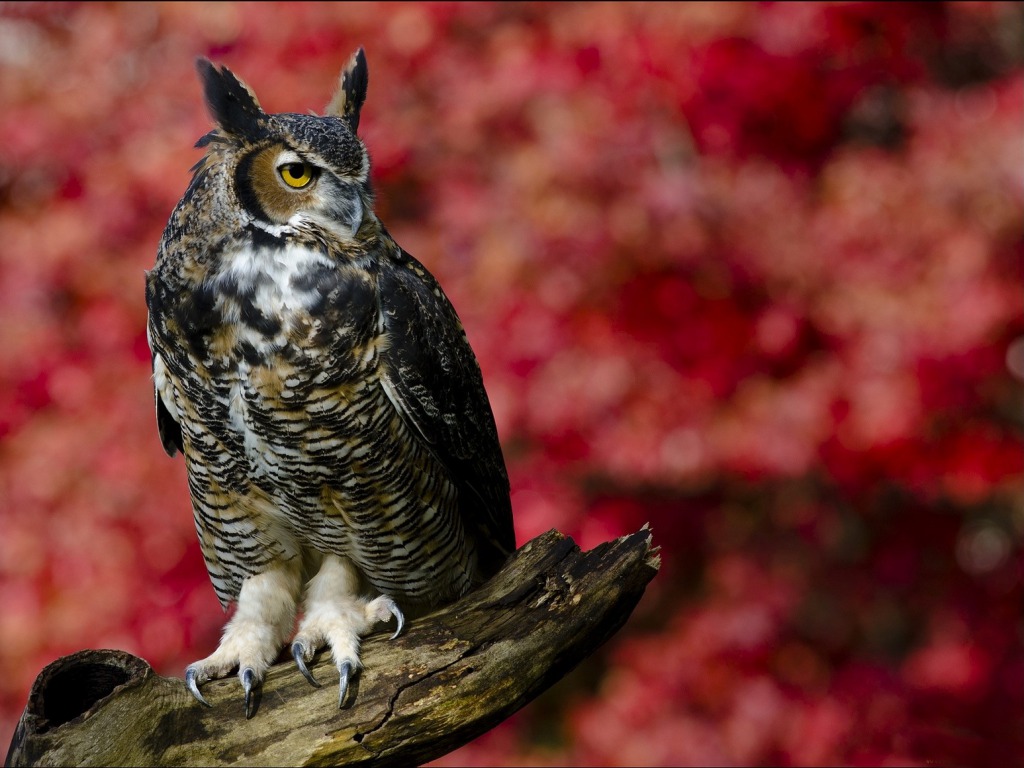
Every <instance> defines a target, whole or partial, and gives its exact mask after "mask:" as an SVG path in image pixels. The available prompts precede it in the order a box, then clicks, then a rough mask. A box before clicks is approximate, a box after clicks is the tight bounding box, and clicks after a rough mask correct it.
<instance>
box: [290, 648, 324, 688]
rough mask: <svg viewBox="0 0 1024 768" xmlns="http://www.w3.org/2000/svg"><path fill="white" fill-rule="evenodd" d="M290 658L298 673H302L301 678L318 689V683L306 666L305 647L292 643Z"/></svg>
mask: <svg viewBox="0 0 1024 768" xmlns="http://www.w3.org/2000/svg"><path fill="white" fill-rule="evenodd" d="M292 657H293V658H294V659H295V665H296V666H297V667H298V668H299V672H301V673H302V676H303V677H304V678H306V679H307V680H308V681H309V684H310V685H312V686H313V687H314V688H319V687H320V683H319V681H318V680H317V679H316V678H315V677H313V673H312V672H310V671H309V668H308V667H307V666H306V658H305V657H306V646H305V645H303V644H302V643H301V642H299V641H296V642H294V643H292Z"/></svg>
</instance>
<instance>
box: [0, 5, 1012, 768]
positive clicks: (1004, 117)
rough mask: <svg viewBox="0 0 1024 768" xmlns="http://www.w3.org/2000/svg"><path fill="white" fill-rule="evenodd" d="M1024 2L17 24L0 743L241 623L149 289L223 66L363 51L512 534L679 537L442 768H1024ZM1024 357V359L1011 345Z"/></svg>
mask: <svg viewBox="0 0 1024 768" xmlns="http://www.w3.org/2000/svg"><path fill="white" fill-rule="evenodd" d="M1022 27H1024V14H1022V13H1021V10H1020V7H1019V6H1018V5H1015V4H1001V3H971V4H959V3H948V4H947V3H928V4H923V3H922V4H917V3H913V4H908V3H821V4H819V3H764V4H739V3H737V4H582V5H581V4H535V3H514V4H461V3H438V4H426V5H419V4H402V3H399V4H379V5H378V4H351V5H350V4H321V3H294V4H274V3H266V4H246V5H236V4H233V3H219V4H206V5H204V6H202V7H199V6H192V5H188V4H179V5H176V4H165V5H147V4H109V5H106V4H93V3H84V4H75V3H70V4H38V3H27V4H6V5H5V6H4V8H3V9H2V10H0V41H2V42H0V67H2V69H3V76H2V77H0V103H2V104H3V107H4V108H3V109H2V110H0V131H2V133H3V135H4V137H5V139H4V142H3V144H2V145H0V242H2V243H3V248H2V249H0V312H2V321H0V501H2V504H0V509H2V511H3V514H4V535H3V536H2V537H0V606H2V607H3V610H0V681H3V682H2V684H0V708H2V723H0V726H2V727H0V742H3V741H4V739H5V738H6V737H8V736H9V735H10V733H11V732H12V730H13V727H14V723H15V719H16V717H17V714H18V713H19V712H20V711H21V709H22V707H23V706H24V702H25V696H26V694H27V691H28V687H29V685H30V684H31V682H32V680H33V679H34V677H35V675H36V674H37V673H38V671H39V669H40V668H41V667H42V666H43V665H44V664H45V663H47V662H48V661H50V660H52V659H53V658H55V657H56V656H58V655H60V654H63V653H68V652H71V651H74V650H78V649H80V648H83V647H106V646H113V647H119V648H124V649H126V650H129V651H131V652H134V653H137V654H140V655H142V656H144V657H146V658H147V659H148V660H150V661H151V662H152V663H153V664H154V665H155V666H156V667H157V669H158V670H159V671H160V672H162V673H164V674H175V675H178V674H181V669H182V668H183V666H184V664H185V663H187V662H188V661H191V660H193V659H194V658H198V657H199V656H201V655H204V654H205V653H207V652H208V651H209V650H210V648H212V647H213V645H214V644H215V642H216V634H217V632H218V630H219V628H220V625H221V622H222V617H221V614H220V611H219V608H218V606H217V603H216V599H215V598H214V595H213V591H212V589H211V588H210V586H209V583H208V580H207V577H206V574H205V571H204V568H203V565H202V562H201V557H200V556H199V553H198V547H197V545H196V542H195V534H194V531H193V529H192V521H191V515H190V511H189V505H188V499H187V486H186V483H185V478H184V471H183V467H182V465H181V462H180V461H172V460H169V459H167V457H166V456H165V455H164V454H163V452H162V450H161V448H160V445H159V441H158V439H157V437H156V429H155V424H154V419H153V411H152V409H153V406H152V399H151V398H152V391H151V382H150V378H149V370H148V368H149V355H148V348H147V345H146V340H145V332H144V327H145V305H144V299H143V290H142V288H143V280H142V275H143V270H144V269H147V268H149V267H150V266H151V265H152V262H153V258H154V255H155V249H156V244H157V241H158V239H159V236H160V232H161V230H162V228H163V225H164V223H165V222H166V217H167V215H168V213H169V212H170V210H171V208H172V207H173V205H174V202H175V201H176V200H177V198H178V197H179V196H180V195H181V193H182V191H183V190H184V188H185V186H186V184H187V180H188V174H187V169H188V168H189V166H190V165H191V164H192V163H193V162H194V161H195V159H196V157H197V153H196V151H195V150H194V149H192V143H193V142H194V141H195V139H196V138H198V137H199V136H200V135H201V134H203V133H204V132H205V131H206V130H207V129H208V125H209V122H208V117H207V115H206V113H205V110H204V108H203V106H202V103H201V99H200V88H199V85H198V83H197V82H196V81H195V76H194V73H193V71H192V62H193V59H194V57H195V56H196V55H207V56H211V57H213V58H215V59H217V60H218V61H222V62H224V63H226V64H228V65H229V66H231V67H232V68H233V69H234V70H235V71H236V72H237V73H239V74H240V75H241V76H242V77H243V78H245V79H246V80H247V81H248V82H249V83H250V84H252V85H253V86H254V88H255V90H256V91H257V93H258V94H259V95H260V99H261V102H262V103H263V105H264V106H265V107H266V108H268V109H269V110H271V111H298V110H305V109H308V108H311V107H312V108H316V107H318V106H320V105H322V104H324V103H325V102H326V101H327V99H328V97H329V94H330V92H331V91H332V89H333V87H334V83H335V78H336V76H337V71H338V69H339V68H340V66H341V65H342V64H343V63H344V61H345V60H346V59H347V57H348V55H349V53H350V52H351V50H352V49H354V48H355V46H357V45H360V44H362V45H364V46H365V47H366V50H367V54H368V59H369V63H370V69H371V85H370V94H369V100H368V103H367V106H366V109H365V110H364V112H365V114H364V117H363V121H362V125H361V131H362V133H363V135H364V138H365V140H366V141H367V144H368V146H369V148H370V151H371V155H372V157H373V160H374V179H375V181H376V184H377V189H378V197H379V202H378V208H379V211H380V214H381V216H382V218H383V219H384V220H385V221H386V222H387V223H388V226H389V229H390V230H391V231H392V232H393V233H394V234H395V235H396V237H397V238H398V240H399V242H401V243H402V245H403V246H404V247H405V248H406V249H408V250H409V251H410V252H412V253H413V254H415V255H416V256H417V257H419V258H420V259H421V260H423V261H424V262H425V263H426V264H427V265H428V266H429V267H430V268H431V269H432V270H433V271H434V272H435V274H437V276H438V277H439V279H440V280H441V282H442V284H443V285H444V286H445V289H446V290H447V292H448V293H449V295H450V296H451V297H452V300H453V302H454V303H455V305H456V307H458V309H459V311H460V313H461V315H462V317H463V320H464V322H465V325H466V327H467V332H468V334H469V336H470V340H471V341H472V343H473V344H474V347H475V348H476V350H477V353H478V355H479V357H480V360H481V364H482V367H483V369H484V376H485V382H486V384H487V388H488V391H489V393H490V395H491V399H492V402H493V405H494V409H495V413H496V417H497V420H498V426H499V431H500V433H501V436H502V439H503V443H504V445H505V450H506V455H507V458H508V463H509V470H510V474H511V479H512V489H513V505H514V509H515V513H516V527H517V534H518V538H519V540H520V542H523V541H526V540H527V539H529V538H532V537H533V536H535V535H537V534H539V533H541V532H543V531H545V530H547V529H549V528H552V527H555V528H558V529H560V530H562V531H564V532H566V533H568V534H570V535H572V536H574V537H575V538H576V540H577V541H578V542H579V543H580V544H581V545H582V546H584V547H591V546H594V545H596V544H598V543H600V542H602V541H605V540H607V539H608V538H610V537H613V536H617V535H621V534H624V533H628V532H631V531H633V530H636V529H637V528H638V527H639V526H640V525H642V524H643V523H644V522H648V521H649V522H651V523H652V526H653V529H654V536H655V542H656V543H657V544H659V545H661V547H662V554H663V560H664V567H663V571H662V573H661V574H660V575H659V576H658V577H657V578H656V579H655V580H654V582H653V583H652V585H651V587H650V588H649V591H648V594H647V596H646V597H645V599H644V601H643V602H642V603H641V605H640V607H639V608H638V610H637V611H636V613H635V615H634V617H633V618H632V620H631V621H630V623H629V624H627V626H626V627H625V628H624V629H623V631H622V632H621V633H620V634H619V635H617V636H616V637H615V638H614V639H613V641H611V642H610V643H609V644H608V646H607V647H606V648H605V649H603V650H602V651H601V652H600V653H599V654H597V655H596V657H595V658H593V659H591V660H588V661H587V662H585V663H584V664H583V665H582V666H581V667H580V670H579V671H578V672H577V673H575V674H573V675H571V676H570V677H569V678H568V679H567V680H565V681H564V682H563V683H561V684H559V685H558V686H556V687H555V688H554V689H553V690H552V691H551V692H549V693H547V694H545V695H544V696H543V697H541V699H539V700H538V701H537V702H535V703H534V704H533V705H531V706H530V707H527V708H526V709H525V710H524V711H523V712H522V713H520V714H519V715H517V716H516V717H514V718H512V719H511V720H510V721H508V722H507V723H505V724H503V725H501V726H499V727H498V728H496V729H495V730H494V731H492V732H490V733H488V734H486V735H485V736H484V737H482V738H480V739H479V740H477V741H476V742H474V743H473V744H471V745H469V746H468V747H466V748H464V749H463V750H460V751H458V752H456V753H454V754H452V755H449V756H447V757H446V758H444V759H443V760H442V761H439V762H440V763H441V764H449V765H457V764H474V763H475V764H491V765H496V764H519V763H525V762H530V763H535V764H568V763H572V764H594V765H597V764H601V765H613V764H620V765H625V764H629V765H640V764H712V763H719V764H721V763H739V764H791V765H798V764H826V763H832V764H836V763H857V764H879V765H882V764H887V765H892V764H931V763H943V764H948V763H959V764H970V765H1007V764H1021V763H1024V737H1022V735H1021V734H1024V714H1022V712H1024V652H1022V651H1021V646H1020V642H1019V637H1020V627H1021V605H1022V599H1024V589H1022V577H1024V558H1022V556H1021V550H1022V542H1024V522H1022V517H1021V509H1024V482H1022V481H1024V450H1022V444H1021V436H1022V427H1024V424H1022V421H1021V417H1020V405H1021V392H1022V390H1021V385H1020V381H1019V380H1016V379H1014V378H1013V376H1012V375H1011V374H1010V373H1009V371H1008V368H1007V362H1008V359H1009V358H1010V357H1011V356H1012V355H1015V354H1016V355H1018V356H1019V351H1018V352H1011V351H1009V350H1010V347H1011V344H1012V343H1013V342H1014V340H1015V339H1019V338H1020V337H1021V336H1022V335H1024V321H1022V315H1021V311H1020V310H1021V294H1020V288H1021V278H1022V277H1024V270H1022V264H1024V260H1022V258H1021V257H1022V255H1024V248H1022V245H1024V215H1022V213H1024V188H1022V186H1021V181H1020V169H1021V168H1022V167H1024V145H1022V143H1021V141H1020V137H1021V128H1022V127H1024V60H1022V58H1021V54H1020V51H1019V50H1017V48H1016V47H1014V44H1013V41H1014V40H1017V39H1019V37H1020V31H1021V29H1022ZM1018 346H1019V342H1018Z"/></svg>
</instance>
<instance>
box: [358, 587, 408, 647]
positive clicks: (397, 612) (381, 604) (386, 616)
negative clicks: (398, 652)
mask: <svg viewBox="0 0 1024 768" xmlns="http://www.w3.org/2000/svg"><path fill="white" fill-rule="evenodd" d="M366 617H367V618H368V619H369V620H370V621H371V622H372V621H383V622H388V621H391V619H394V620H395V621H396V622H398V629H396V630H395V633H394V634H393V635H392V636H391V639H392V640H394V639H395V638H396V637H398V636H399V635H400V634H402V627H404V626H405V615H404V614H403V613H402V609H401V608H399V607H398V604H397V603H396V602H395V601H394V600H392V599H391V598H390V597H388V596H387V595H381V596H380V597H378V598H377V599H375V600H371V601H370V602H369V603H367V604H366Z"/></svg>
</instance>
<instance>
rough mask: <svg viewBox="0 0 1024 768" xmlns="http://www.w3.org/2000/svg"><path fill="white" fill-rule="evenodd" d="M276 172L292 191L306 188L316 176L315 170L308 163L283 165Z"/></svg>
mask: <svg viewBox="0 0 1024 768" xmlns="http://www.w3.org/2000/svg"><path fill="white" fill-rule="evenodd" d="M277 172H278V173H280V174H281V178H282V179H283V180H284V183H285V184H287V185H288V186H289V187H291V188H292V189H303V188H304V187H308V186H309V185H310V183H311V182H312V181H313V179H314V178H315V176H316V170H315V169H314V168H313V166H311V165H310V164H309V163H285V164H284V165H282V166H280V167H279V168H278V169H277Z"/></svg>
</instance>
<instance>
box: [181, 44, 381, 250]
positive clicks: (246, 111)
mask: <svg viewBox="0 0 1024 768" xmlns="http://www.w3.org/2000/svg"><path fill="white" fill-rule="evenodd" d="M197 69H198V71H199V75H200V78H201V79H202V81H203V87H204V90H205V94H206V101H207V105H208V107H209V109H210V113H211V114H212V116H213V118H214V119H215V120H216V121H217V124H218V128H217V129H215V130H214V131H212V132H210V133H209V134H207V135H206V136H204V137H203V138H202V139H200V140H199V142H198V143H197V145H196V146H199V147H206V149H207V154H206V156H205V157H204V158H203V160H201V161H200V162H199V163H198V164H197V165H196V168H195V172H196V176H195V180H194V181H193V185H192V189H190V192H193V191H195V190H197V189H199V188H201V187H202V188H206V189H219V190H221V193H222V194H227V195H228V196H231V197H234V198H235V199H234V200H230V201H226V202H230V203H235V202H237V206H235V205H230V206H229V207H230V208H232V209H234V210H241V211H242V212H243V215H245V216H247V218H249V220H250V223H251V224H254V225H255V226H257V227H259V228H260V229H262V230H264V231H265V232H268V233H270V234H279V233H280V231H281V228H282V227H287V226H290V227H295V228H302V226H303V225H309V226H313V227H322V228H326V229H328V230H330V231H331V232H332V234H334V235H336V236H338V237H340V238H342V240H351V239H352V238H354V237H355V233H356V232H357V231H358V230H359V227H360V225H361V224H362V221H363V217H364V212H365V209H366V207H367V205H366V203H367V202H368V201H369V200H370V199H371V194H370V185H369V175H370V163H369V157H368V155H367V152H366V149H365V147H364V146H363V143H362V141H361V140H360V139H359V138H358V136H356V129H357V127H358V125H359V111H360V108H361V107H362V103H363V101H364V100H365V98H366V85H367V74H366V61H365V58H364V57H363V52H362V50H361V49H360V50H359V51H357V52H356V54H354V55H353V57H352V60H351V61H350V62H349V64H348V66H347V67H346V68H345V70H344V71H343V72H342V76H341V80H340V83H339V87H338V91H337V93H336V94H335V96H334V98H333V99H332V100H331V102H330V103H329V104H328V106H327V110H326V112H327V114H326V115H325V116H318V115H301V114H288V113H285V114H276V115H269V114H267V113H266V112H264V111H263V110H262V108H261V107H260V105H259V102H258V101H257V99H256V96H255V94H253V92H252V91H251V90H250V89H249V88H248V87H247V86H246V85H245V84H244V83H243V82H241V81H240V80H239V79H238V78H236V77H235V75H234V74H232V73H231V72H230V71H229V70H228V69H226V68H223V67H222V68H220V69H218V68H217V67H215V66H214V65H213V64H211V63H210V62H209V61H207V60H205V59H201V60H199V62H198V63H197ZM210 174H222V175H223V176H224V178H222V179H219V183H218V184H207V183H204V182H208V181H210V180H209V179H206V178H205V177H206V176H208V175H210ZM222 202H225V201H222Z"/></svg>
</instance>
